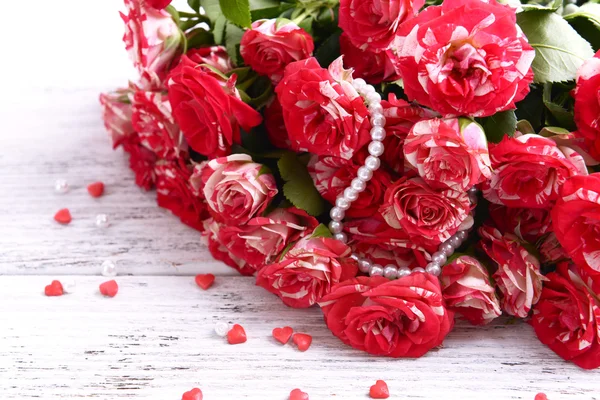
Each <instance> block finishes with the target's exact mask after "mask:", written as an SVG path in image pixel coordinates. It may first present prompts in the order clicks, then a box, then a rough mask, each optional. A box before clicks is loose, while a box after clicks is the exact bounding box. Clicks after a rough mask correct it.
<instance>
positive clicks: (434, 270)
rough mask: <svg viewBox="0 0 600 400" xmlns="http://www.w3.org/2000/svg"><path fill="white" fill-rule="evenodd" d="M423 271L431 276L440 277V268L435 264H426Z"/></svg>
mask: <svg viewBox="0 0 600 400" xmlns="http://www.w3.org/2000/svg"><path fill="white" fill-rule="evenodd" d="M425 271H426V272H427V273H429V274H431V275H435V276H440V274H441V273H442V268H441V267H440V266H439V265H437V264H433V263H429V264H427V267H425Z"/></svg>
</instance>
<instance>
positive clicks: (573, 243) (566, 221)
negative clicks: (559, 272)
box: [552, 173, 600, 275]
mask: <svg viewBox="0 0 600 400" xmlns="http://www.w3.org/2000/svg"><path fill="white" fill-rule="evenodd" d="M552 225H553V228H554V232H555V233H556V237H557V238H558V240H559V241H560V244H562V246H563V247H564V248H565V250H566V251H567V252H568V253H569V255H570V256H571V258H572V259H573V261H574V262H575V264H577V265H578V266H579V267H580V268H582V269H584V270H586V272H588V273H589V274H592V275H597V274H600V173H595V174H591V175H589V176H576V177H573V178H571V179H569V180H567V181H566V182H565V184H564V185H563V186H562V188H561V189H560V193H559V197H558V201H557V202H556V205H555V206H554V208H553V209H552Z"/></svg>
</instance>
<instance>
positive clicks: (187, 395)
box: [181, 388, 202, 400]
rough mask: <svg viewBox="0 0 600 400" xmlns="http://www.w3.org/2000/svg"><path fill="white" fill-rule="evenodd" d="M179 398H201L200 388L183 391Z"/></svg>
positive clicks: (200, 399)
mask: <svg viewBox="0 0 600 400" xmlns="http://www.w3.org/2000/svg"><path fill="white" fill-rule="evenodd" d="M181 400H202V390H200V389H198V388H193V389H192V390H190V391H189V392H185V393H184V394H183V397H182V398H181Z"/></svg>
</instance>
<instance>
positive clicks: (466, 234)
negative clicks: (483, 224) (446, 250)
mask: <svg viewBox="0 0 600 400" xmlns="http://www.w3.org/2000/svg"><path fill="white" fill-rule="evenodd" d="M456 237H458V238H459V239H460V240H461V241H463V242H464V241H465V240H467V238H468V237H469V232H467V231H458V232H457V233H456Z"/></svg>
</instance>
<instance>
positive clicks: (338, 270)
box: [256, 237, 358, 308]
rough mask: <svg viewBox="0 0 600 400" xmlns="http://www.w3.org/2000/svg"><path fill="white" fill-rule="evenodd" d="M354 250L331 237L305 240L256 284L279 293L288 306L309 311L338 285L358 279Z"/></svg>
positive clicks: (264, 271) (261, 274)
mask: <svg viewBox="0 0 600 400" xmlns="http://www.w3.org/2000/svg"><path fill="white" fill-rule="evenodd" d="M350 254H351V251H350V248H349V247H348V246H346V245H345V244H344V243H342V242H340V241H338V240H335V239H329V238H322V237H319V238H304V239H301V240H300V241H299V242H298V243H296V244H295V245H294V247H292V248H291V249H290V251H288V252H287V253H286V254H285V255H284V256H283V258H282V259H281V260H280V261H279V262H278V263H275V264H271V265H267V266H265V267H264V268H263V269H261V270H260V271H259V273H258V275H257V277H256V284H257V285H258V286H262V287H263V288H265V289H267V290H268V291H269V292H271V293H274V294H276V295H277V296H279V297H280V298H281V300H282V301H283V302H284V303H285V304H286V305H288V306H290V307H294V308H307V307H310V306H312V305H313V304H315V303H316V302H317V301H319V299H321V298H322V297H323V296H324V295H326V294H327V293H329V292H330V290H331V287H332V286H333V285H335V284H336V283H338V282H341V281H343V280H346V279H351V278H353V277H355V276H356V272H357V270H358V269H357V264H356V261H354V260H353V259H351V258H350Z"/></svg>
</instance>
